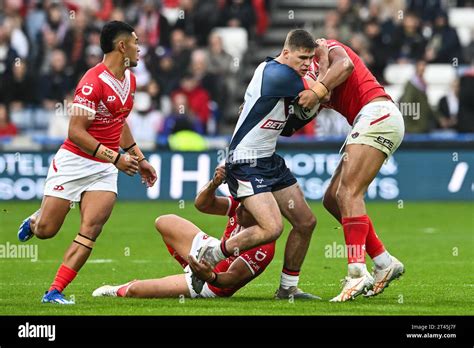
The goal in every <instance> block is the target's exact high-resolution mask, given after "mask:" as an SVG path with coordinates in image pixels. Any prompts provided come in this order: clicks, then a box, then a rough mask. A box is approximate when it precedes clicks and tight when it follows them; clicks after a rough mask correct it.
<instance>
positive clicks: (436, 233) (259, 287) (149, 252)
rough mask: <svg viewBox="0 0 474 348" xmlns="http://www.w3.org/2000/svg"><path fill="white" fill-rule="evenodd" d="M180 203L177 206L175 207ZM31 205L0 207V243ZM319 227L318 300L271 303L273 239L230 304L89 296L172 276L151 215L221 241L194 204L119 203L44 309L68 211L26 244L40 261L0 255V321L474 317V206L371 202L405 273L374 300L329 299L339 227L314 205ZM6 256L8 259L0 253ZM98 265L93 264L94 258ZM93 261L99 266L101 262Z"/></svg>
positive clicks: (310, 272) (309, 261)
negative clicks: (265, 258) (267, 260)
mask: <svg viewBox="0 0 474 348" xmlns="http://www.w3.org/2000/svg"><path fill="white" fill-rule="evenodd" d="M181 203H182V202H181ZM37 207H38V203H12V202H3V203H0V245H7V242H8V243H10V244H19V242H18V241H17V239H16V231H17V227H18V225H19V223H20V222H21V221H22V220H23V218H24V217H25V216H26V215H27V214H29V213H31V212H33V211H34V210H35V209H37ZM312 209H313V211H314V212H315V213H316V216H317V217H318V226H317V229H316V233H315V235H314V237H313V240H312V243H311V247H310V250H309V252H308V255H307V257H306V261H305V264H304V267H303V270H302V274H301V277H300V286H301V287H302V288H303V289H304V290H306V291H310V292H312V293H315V294H318V295H319V296H321V297H322V298H323V301H318V302H297V301H296V302H294V303H292V302H289V301H275V300H273V299H272V295H273V293H274V291H275V289H276V288H277V286H278V282H279V276H280V270H281V266H282V259H283V250H284V242H285V240H286V237H287V233H288V230H289V228H288V225H287V226H286V228H285V234H284V235H283V236H282V237H281V238H280V240H279V242H278V245H277V251H276V255H275V259H274V261H273V262H272V263H271V265H270V266H269V267H268V269H267V270H266V271H265V272H264V273H263V274H262V275H261V276H260V277H259V278H257V279H256V280H255V281H253V282H252V283H251V284H249V285H248V286H247V287H246V288H244V289H242V290H240V291H239V292H237V293H236V294H235V295H234V297H232V298H228V299H211V300H209V299H207V300H206V299H197V300H191V299H185V300H184V302H183V301H182V300H181V301H180V300H179V299H155V300H138V299H122V298H93V297H92V296H91V292H92V291H93V290H94V289H95V288H96V287H98V286H100V285H102V284H104V283H109V284H116V283H122V282H126V281H128V280H131V279H135V278H139V279H146V278H156V277H162V276H165V275H169V274H173V273H179V272H180V270H181V269H180V267H179V265H178V264H177V263H176V262H175V261H174V259H172V258H171V257H170V256H169V254H168V252H167V250H166V248H165V246H164V244H163V243H162V241H161V238H159V237H158V235H157V234H156V233H155V231H154V228H153V221H154V219H155V218H156V216H158V215H161V214H167V213H175V214H178V215H181V216H183V217H185V218H188V219H190V220H191V221H193V222H194V223H195V224H197V225H198V226H199V227H201V228H202V229H203V230H204V231H206V232H208V233H210V234H213V235H215V236H220V235H221V233H222V230H223V227H224V224H225V222H226V219H225V218H223V217H212V216H205V215H203V214H200V213H197V212H196V211H195V209H194V207H193V206H192V204H191V203H186V204H185V205H184V207H183V206H182V204H181V206H180V203H179V202H176V203H174V202H156V203H151V202H147V203H131V202H121V201H119V202H118V203H117V204H116V206H115V208H114V212H113V214H112V217H111V219H110V220H109V222H108V223H107V225H106V226H105V228H104V231H103V232H102V235H101V237H100V238H99V240H98V243H97V244H96V247H95V249H94V252H93V254H92V256H91V259H90V261H92V262H91V263H88V264H86V266H85V267H84V268H83V269H82V270H81V272H80V274H79V275H78V277H77V278H76V280H75V281H74V282H73V283H72V284H71V285H70V286H69V287H68V288H67V289H66V291H65V293H66V295H67V296H68V297H69V296H71V295H73V296H74V297H75V300H76V305H74V306H58V305H50V304H46V305H45V304H41V303H40V299H41V296H42V294H43V292H44V290H45V289H47V287H48V286H49V284H50V282H51V281H52V278H53V276H54V274H55V272H56V269H57V267H58V265H59V264H60V261H61V259H62V256H63V253H64V250H65V249H66V247H67V246H68V245H69V243H70V242H71V240H72V239H73V238H74V236H75V235H76V233H77V231H78V226H79V212H78V209H73V210H72V211H71V213H70V215H69V217H68V218H67V220H66V223H65V224H64V226H63V229H62V230H61V232H60V233H59V234H58V235H57V236H56V237H55V238H54V239H50V240H38V239H32V240H30V241H29V242H27V243H28V244H31V245H37V247H38V261H37V262H31V260H28V259H13V258H1V259H0V315H188V314H189V315H394V314H397V315H473V314H474V299H473V296H472V294H473V290H474V277H473V275H474V266H473V265H474V251H473V249H474V205H473V204H472V203H470V202H462V203H461V202H460V203H446V202H443V203H409V202H405V204H404V206H403V207H402V208H401V209H400V207H399V206H398V204H397V203H396V202H393V203H369V205H368V210H369V213H370V215H371V217H372V220H373V222H374V224H375V228H376V230H377V231H378V235H379V236H380V237H381V238H382V240H383V241H384V243H385V245H386V246H387V248H388V249H389V251H390V252H391V253H392V254H393V255H395V256H397V257H398V258H399V259H400V260H402V261H403V262H404V264H405V266H406V273H405V275H404V276H403V277H402V278H401V279H400V280H399V281H396V282H394V283H392V285H391V286H390V287H389V288H388V289H387V290H386V291H385V292H384V293H383V294H382V295H380V296H378V297H376V298H372V299H365V298H361V297H360V298H357V299H356V300H355V301H352V302H347V303H337V304H334V303H329V302H328V300H329V299H330V298H332V297H333V296H335V295H337V294H338V291H339V280H340V279H341V278H342V277H343V276H344V274H345V272H346V260H345V259H344V258H329V257H326V255H325V254H326V249H325V248H326V246H327V245H329V246H331V245H332V244H333V243H334V242H336V243H337V244H338V245H340V244H342V243H343V234H342V230H341V229H340V228H339V227H338V224H337V223H336V222H335V221H334V220H333V219H332V218H331V217H330V216H329V215H328V213H326V212H325V211H324V210H323V208H322V206H321V204H320V203H314V204H312ZM4 256H5V255H4ZM94 260H95V261H94ZM100 260H106V262H105V263H100V262H101V261H100Z"/></svg>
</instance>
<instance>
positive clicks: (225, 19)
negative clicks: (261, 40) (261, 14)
mask: <svg viewBox="0 0 474 348" xmlns="http://www.w3.org/2000/svg"><path fill="white" fill-rule="evenodd" d="M219 18H220V25H222V26H224V27H242V28H244V29H245V30H247V32H248V33H249V36H250V37H252V32H253V30H254V26H255V12H254V9H253V7H252V4H251V3H250V0H227V2H226V4H225V6H224V8H223V9H222V11H221V13H220V15H219Z"/></svg>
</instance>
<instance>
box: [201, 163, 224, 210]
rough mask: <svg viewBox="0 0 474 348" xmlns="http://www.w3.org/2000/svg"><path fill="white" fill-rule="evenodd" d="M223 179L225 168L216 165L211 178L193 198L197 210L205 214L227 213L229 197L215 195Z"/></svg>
mask: <svg viewBox="0 0 474 348" xmlns="http://www.w3.org/2000/svg"><path fill="white" fill-rule="evenodd" d="M224 179H225V168H224V167H223V166H218V167H217V168H216V170H215V172H214V176H213V178H212V180H211V181H209V182H208V183H207V184H206V186H204V187H203V188H202V189H201V191H199V193H198V195H197V196H196V199H195V200H194V206H195V207H196V209H197V210H199V211H200V212H202V213H206V214H214V215H227V211H228V210H229V205H230V202H229V199H228V198H227V197H219V196H216V190H217V188H218V187H219V186H220V185H221V184H222V182H223V181H224Z"/></svg>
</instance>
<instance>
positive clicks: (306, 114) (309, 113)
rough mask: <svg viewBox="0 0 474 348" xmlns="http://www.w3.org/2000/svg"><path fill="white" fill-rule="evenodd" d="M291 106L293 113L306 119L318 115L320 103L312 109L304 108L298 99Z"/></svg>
mask: <svg viewBox="0 0 474 348" xmlns="http://www.w3.org/2000/svg"><path fill="white" fill-rule="evenodd" d="M290 108H291V109H292V110H291V111H290V113H291V114H294V115H295V116H296V117H297V118H299V119H300V120H303V121H306V120H309V119H310V118H313V117H315V116H316V115H317V113H318V110H319V103H317V104H316V106H315V107H314V108H312V109H308V108H303V107H302V106H300V105H299V104H298V100H296V101H295V102H294V103H293V104H292V105H291V106H290Z"/></svg>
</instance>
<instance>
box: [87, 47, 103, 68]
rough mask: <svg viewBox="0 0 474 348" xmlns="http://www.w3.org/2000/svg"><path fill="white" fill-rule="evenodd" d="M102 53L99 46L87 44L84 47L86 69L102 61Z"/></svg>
mask: <svg viewBox="0 0 474 348" xmlns="http://www.w3.org/2000/svg"><path fill="white" fill-rule="evenodd" d="M103 56H104V54H103V52H102V49H101V48H100V46H97V45H89V46H87V48H86V59H85V60H86V70H89V69H90V68H93V67H95V66H96V65H97V64H99V63H100V62H101V61H102V58H103Z"/></svg>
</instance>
